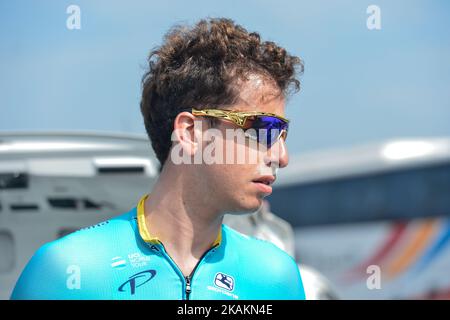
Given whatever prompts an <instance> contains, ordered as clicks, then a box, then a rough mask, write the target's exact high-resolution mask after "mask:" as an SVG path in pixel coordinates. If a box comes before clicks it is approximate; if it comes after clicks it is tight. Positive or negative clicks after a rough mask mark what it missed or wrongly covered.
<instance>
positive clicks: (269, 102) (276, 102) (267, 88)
mask: <svg viewBox="0 0 450 320" xmlns="http://www.w3.org/2000/svg"><path fill="white" fill-rule="evenodd" d="M238 88H239V89H238V90H239V98H238V100H237V102H236V104H235V105H234V106H233V107H232V108H231V109H233V110H238V111H262V112H270V113H275V114H278V115H281V116H283V115H284V107H285V98H284V95H283V93H282V92H281V91H280V89H279V88H278V86H277V85H276V83H275V82H274V81H273V80H271V79H268V78H267V77H263V76H260V75H250V76H248V78H247V80H245V81H239V83H238Z"/></svg>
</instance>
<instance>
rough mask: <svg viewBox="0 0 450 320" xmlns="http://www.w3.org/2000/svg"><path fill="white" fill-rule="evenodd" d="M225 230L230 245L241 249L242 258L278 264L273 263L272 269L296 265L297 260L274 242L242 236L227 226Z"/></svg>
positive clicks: (224, 227)
mask: <svg viewBox="0 0 450 320" xmlns="http://www.w3.org/2000/svg"><path fill="white" fill-rule="evenodd" d="M223 230H224V232H225V234H226V237H227V242H228V245H230V246H233V247H236V248H239V249H238V250H239V252H240V253H241V257H242V255H243V256H246V257H248V258H249V259H253V258H257V259H258V261H260V262H262V263H263V262H266V261H267V262H268V261H270V262H278V263H271V266H272V268H276V267H280V268H281V267H284V266H292V265H293V264H294V265H296V263H295V260H294V259H293V258H292V257H291V256H290V255H289V254H287V253H286V252H285V251H283V250H282V249H280V248H279V247H277V246H276V245H275V244H273V243H272V242H269V241H266V240H262V239H258V238H255V237H252V236H248V235H245V234H242V233H240V232H238V231H236V230H234V229H232V228H230V227H228V226H226V225H224V226H223ZM273 260H275V261H273Z"/></svg>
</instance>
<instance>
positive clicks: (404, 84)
mask: <svg viewBox="0 0 450 320" xmlns="http://www.w3.org/2000/svg"><path fill="white" fill-rule="evenodd" d="M70 5H77V6H78V7H79V8H80V27H81V28H80V29H73V30H70V29H68V28H67V20H68V18H70V14H68V13H67V12H66V10H67V8H68V7H69V6H70ZM370 5H376V6H377V7H378V8H379V10H380V11H379V13H380V15H379V17H380V20H379V21H380V27H381V28H380V29H372V30H370V29H369V28H368V27H367V20H368V19H369V20H370V18H371V16H372V14H371V13H367V8H368V7H369V6H370ZM204 17H227V18H231V19H233V20H235V21H236V22H237V23H239V24H241V25H243V26H244V27H245V28H247V29H248V30H249V31H257V32H259V33H260V34H261V36H262V38H263V40H271V41H275V42H277V43H278V44H279V45H282V46H284V47H285V48H286V49H287V50H288V51H289V52H290V53H291V54H294V55H297V56H300V57H301V58H302V59H303V61H304V63H305V72H304V74H303V75H302V77H301V78H300V80H301V85H302V89H301V91H300V93H298V94H296V95H295V96H293V97H291V98H290V99H289V101H288V105H287V112H286V114H287V117H289V118H290V119H291V121H292V122H291V126H290V132H289V138H288V141H287V143H288V148H289V150H290V152H291V154H302V153H305V152H309V151H313V150H318V149H325V148H335V147H345V146H350V145H354V144H365V143H370V142H380V141H385V140H386V139H396V138H410V137H413V138H417V137H435V136H447V137H449V136H450V59H449V58H450V32H449V31H450V2H449V1H444V0H441V1H439V0H435V1H418V0H416V1H406V0H398V1H381V0H372V1H364V0H361V1H357V0H354V1H349V0H336V1H325V0H318V1H299V0H292V1H288V0H277V1H273V0H270V1H269V0H260V1H257V0H248V1H235V0H230V1H214V0H208V1H180V0H176V1H170V0H169V1H137V0H135V1H107V0H86V1H84V0H83V1H81V0H79V1H76V0H72V1H64V0H61V1H53V0H41V1H31V0H28V1H26V0H18V1H12V0H2V1H0V39H1V41H0V131H50V130H51V131H53V130H58V131H60V130H69V131H73V130H77V131H85V130H88V131H103V132H130V133H145V129H144V126H143V120H142V118H141V114H140V110H139V101H140V94H141V84H140V81H141V77H142V75H143V73H144V72H145V66H146V58H147V55H148V53H149V52H150V50H151V49H152V48H154V47H155V46H157V45H159V44H161V41H162V39H163V36H164V34H165V33H166V32H167V31H168V30H169V28H170V27H171V26H173V25H174V24H193V23H195V22H196V21H198V20H199V19H200V18H204ZM371 21H372V20H371Z"/></svg>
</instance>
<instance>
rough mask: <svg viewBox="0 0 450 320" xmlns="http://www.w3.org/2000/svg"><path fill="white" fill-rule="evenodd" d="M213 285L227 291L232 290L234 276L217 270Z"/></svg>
mask: <svg viewBox="0 0 450 320" xmlns="http://www.w3.org/2000/svg"><path fill="white" fill-rule="evenodd" d="M214 285H215V286H216V287H218V288H221V289H225V290H228V291H233V290H234V278H233V277H232V276H229V275H227V274H225V273H222V272H218V273H216V276H215V277H214Z"/></svg>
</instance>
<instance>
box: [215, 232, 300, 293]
mask: <svg viewBox="0 0 450 320" xmlns="http://www.w3.org/2000/svg"><path fill="white" fill-rule="evenodd" d="M223 230H224V231H225V232H224V233H225V234H226V238H227V246H229V247H231V248H229V249H231V250H233V251H236V252H237V254H238V257H239V258H238V259H239V261H240V266H241V267H242V269H241V270H242V273H243V274H242V277H245V278H246V279H248V280H249V281H250V280H251V279H253V280H254V282H255V285H256V286H261V285H264V284H265V282H264V281H263V280H262V279H266V281H267V283H268V288H269V289H267V290H265V289H263V290H261V294H266V293H267V294H268V295H269V296H271V297H272V298H273V296H274V292H279V293H280V296H279V298H280V299H291V298H293V299H304V289H303V283H302V279H301V276H300V272H299V268H298V265H297V263H296V261H295V260H294V258H292V257H291V256H290V255H289V254H287V253H286V252H285V251H283V250H281V249H280V248H278V247H277V246H276V245H274V244H273V243H271V242H269V241H266V240H261V239H257V238H254V237H250V236H247V235H244V234H241V233H239V232H238V231H235V230H234V229H231V228H230V227H228V226H225V225H224V227H223ZM263 297H264V296H263Z"/></svg>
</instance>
